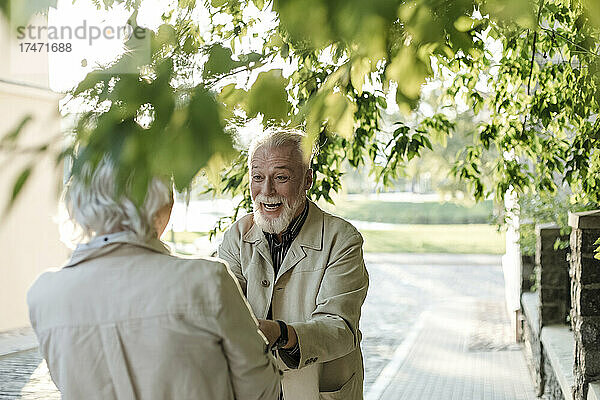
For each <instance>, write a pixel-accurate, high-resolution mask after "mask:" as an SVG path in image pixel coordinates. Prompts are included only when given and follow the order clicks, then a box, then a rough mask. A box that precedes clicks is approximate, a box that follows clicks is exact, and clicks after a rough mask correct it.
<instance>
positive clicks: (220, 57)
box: [202, 43, 241, 79]
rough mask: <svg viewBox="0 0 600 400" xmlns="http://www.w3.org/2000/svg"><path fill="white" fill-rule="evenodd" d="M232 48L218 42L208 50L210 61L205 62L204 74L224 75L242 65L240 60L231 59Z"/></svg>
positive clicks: (205, 75)
mask: <svg viewBox="0 0 600 400" xmlns="http://www.w3.org/2000/svg"><path fill="white" fill-rule="evenodd" d="M231 56H232V52H231V49H229V48H226V47H223V46H222V45H221V44H219V43H217V44H215V45H214V46H212V47H211V48H210V50H209V52H208V61H207V62H206V63H205V64H204V71H203V72H202V75H203V76H204V78H205V79H206V78H209V77H213V76H215V75H222V74H226V73H228V72H230V71H231V70H232V69H234V68H236V67H238V66H240V65H241V63H240V62H236V61H233V60H232V59H231Z"/></svg>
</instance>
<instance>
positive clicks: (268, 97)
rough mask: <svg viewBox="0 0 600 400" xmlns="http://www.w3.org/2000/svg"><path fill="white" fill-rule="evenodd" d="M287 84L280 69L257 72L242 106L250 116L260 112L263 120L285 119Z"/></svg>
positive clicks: (287, 109)
mask: <svg viewBox="0 0 600 400" xmlns="http://www.w3.org/2000/svg"><path fill="white" fill-rule="evenodd" d="M287 85H288V80H287V79H285V78H284V77H283V74H282V70H280V69H274V70H271V71H268V72H261V73H260V74H258V78H256V81H255V82H254V84H253V85H252V88H251V89H250V90H249V91H248V96H247V100H246V102H245V106H244V109H245V110H246V112H247V114H248V116H249V117H251V118H252V117H255V116H256V115H257V114H258V113H261V114H263V115H264V119H265V121H267V120H276V121H281V120H285V119H287V116H288V112H289V110H290V106H289V103H288V94H287V91H286V87H287Z"/></svg>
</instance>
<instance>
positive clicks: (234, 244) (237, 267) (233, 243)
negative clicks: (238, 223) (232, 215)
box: [217, 225, 248, 296]
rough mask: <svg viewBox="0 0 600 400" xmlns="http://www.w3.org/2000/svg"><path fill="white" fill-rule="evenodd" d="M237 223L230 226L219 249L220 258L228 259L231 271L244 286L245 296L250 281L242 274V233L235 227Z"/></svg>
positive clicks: (241, 285)
mask: <svg viewBox="0 0 600 400" xmlns="http://www.w3.org/2000/svg"><path fill="white" fill-rule="evenodd" d="M235 228H236V227H235V225H234V226H232V227H231V228H229V229H228V230H227V231H226V232H225V235H224V237H223V242H221V244H220V245H219V248H218V250H217V252H218V255H219V258H221V259H223V260H225V261H227V264H228V265H229V268H230V269H231V272H233V274H234V275H235V277H236V278H237V280H238V282H239V284H240V287H241V288H242V293H243V294H244V296H245V295H246V287H247V285H248V282H247V280H246V278H245V277H244V275H243V274H242V265H241V262H240V245H239V243H240V241H241V237H240V235H241V233H240V232H239V231H238V230H237V229H235Z"/></svg>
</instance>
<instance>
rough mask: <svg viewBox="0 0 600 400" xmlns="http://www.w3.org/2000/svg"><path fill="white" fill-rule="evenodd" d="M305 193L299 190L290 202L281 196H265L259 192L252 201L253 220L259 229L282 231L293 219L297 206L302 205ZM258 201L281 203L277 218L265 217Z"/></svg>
mask: <svg viewBox="0 0 600 400" xmlns="http://www.w3.org/2000/svg"><path fill="white" fill-rule="evenodd" d="M304 197H305V194H304V193H303V192H302V191H300V193H298V196H296V198H295V199H294V200H293V201H292V203H291V204H290V203H289V202H288V200H287V199H286V198H285V197H282V196H265V195H262V194H259V195H257V196H256V198H255V199H254V200H253V201H252V206H253V207H254V222H256V225H258V227H259V228H260V229H262V230H263V231H265V232H268V233H283V231H284V230H285V229H286V228H287V227H288V226H289V225H290V223H291V222H292V220H293V219H294V215H296V212H297V211H298V208H300V206H301V205H302V201H303V200H304ZM260 203H267V204H273V203H282V206H283V210H281V213H280V214H279V216H278V217H277V218H267V217H266V216H265V215H264V213H263V209H262V207H261V205H260Z"/></svg>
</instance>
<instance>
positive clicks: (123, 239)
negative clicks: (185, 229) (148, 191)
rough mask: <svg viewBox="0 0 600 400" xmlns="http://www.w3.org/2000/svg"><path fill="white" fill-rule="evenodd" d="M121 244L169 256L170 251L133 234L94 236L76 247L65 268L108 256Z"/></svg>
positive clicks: (155, 241)
mask: <svg viewBox="0 0 600 400" xmlns="http://www.w3.org/2000/svg"><path fill="white" fill-rule="evenodd" d="M121 244H130V245H133V246H138V247H143V248H146V249H149V250H152V251H155V252H157V253H162V254H170V253H171V251H170V249H169V248H168V247H167V246H166V245H165V244H164V243H163V242H161V241H160V240H158V239H150V240H147V241H143V240H141V239H139V238H138V237H137V236H136V235H135V234H134V233H133V232H117V233H111V234H108V235H99V236H95V237H94V238H93V239H92V240H90V241H89V242H88V243H82V244H79V245H77V247H76V248H75V251H73V254H72V255H71V259H70V260H69V261H68V262H67V263H66V264H65V266H64V267H65V268H67V267H73V266H75V265H77V264H79V263H81V262H83V261H86V260H90V259H92V258H96V257H100V256H102V255H105V254H108V253H110V252H112V251H114V249H115V248H116V247H118V246H119V245H121Z"/></svg>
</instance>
